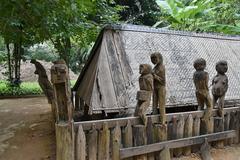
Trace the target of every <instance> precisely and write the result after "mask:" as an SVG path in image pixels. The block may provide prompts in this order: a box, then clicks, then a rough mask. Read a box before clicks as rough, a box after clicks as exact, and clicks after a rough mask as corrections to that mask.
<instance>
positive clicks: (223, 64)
mask: <svg viewBox="0 0 240 160" xmlns="http://www.w3.org/2000/svg"><path fill="white" fill-rule="evenodd" d="M227 70H228V65H227V61H219V62H217V64H216V71H217V72H218V73H219V74H222V75H223V74H225V73H226V72H227Z"/></svg>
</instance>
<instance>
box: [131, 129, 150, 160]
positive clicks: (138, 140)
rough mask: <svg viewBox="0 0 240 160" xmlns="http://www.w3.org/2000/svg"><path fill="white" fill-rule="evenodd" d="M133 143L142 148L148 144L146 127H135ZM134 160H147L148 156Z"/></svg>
mask: <svg viewBox="0 0 240 160" xmlns="http://www.w3.org/2000/svg"><path fill="white" fill-rule="evenodd" d="M133 135H134V137H133V143H134V146H141V145H146V144H147V139H146V137H147V135H146V127H145V126H144V125H135V126H133ZM134 160H147V155H139V156H136V157H134Z"/></svg>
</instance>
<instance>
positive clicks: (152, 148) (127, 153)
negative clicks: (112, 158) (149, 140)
mask: <svg viewBox="0 0 240 160" xmlns="http://www.w3.org/2000/svg"><path fill="white" fill-rule="evenodd" d="M235 136H236V131H235V130H230V131H224V132H218V133H211V134H206V135H201V136H195V137H189V138H183V139H177V140H171V141H165V142H160V143H154V144H149V145H142V146H138V147H131V148H123V149H120V158H121V159H123V158H128V157H132V156H137V155H141V154H148V153H151V152H157V151H160V150H162V149H164V147H166V146H167V147H169V148H179V147H187V146H191V145H195V144H202V143H204V141H205V139H206V138H207V140H208V142H212V141H217V140H222V139H226V138H232V137H235Z"/></svg>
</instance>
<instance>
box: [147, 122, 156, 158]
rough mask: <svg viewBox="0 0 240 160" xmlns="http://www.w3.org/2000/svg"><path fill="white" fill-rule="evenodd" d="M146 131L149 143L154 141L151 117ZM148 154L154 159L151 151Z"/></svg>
mask: <svg viewBox="0 0 240 160" xmlns="http://www.w3.org/2000/svg"><path fill="white" fill-rule="evenodd" d="M146 132H147V144H152V143H154V137H153V124H152V119H151V118H150V117H148V121H147V129H146ZM147 156H148V160H154V154H153V153H149V154H148V155H147Z"/></svg>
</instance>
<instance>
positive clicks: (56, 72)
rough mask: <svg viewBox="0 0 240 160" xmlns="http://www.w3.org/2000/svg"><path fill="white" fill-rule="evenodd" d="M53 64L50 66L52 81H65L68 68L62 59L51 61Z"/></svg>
mask: <svg viewBox="0 0 240 160" xmlns="http://www.w3.org/2000/svg"><path fill="white" fill-rule="evenodd" d="M53 63H54V65H53V66H52V68H51V79H52V83H63V82H66V81H67V77H68V68H67V65H66V63H65V61H63V60H59V61H55V62H53Z"/></svg>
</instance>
